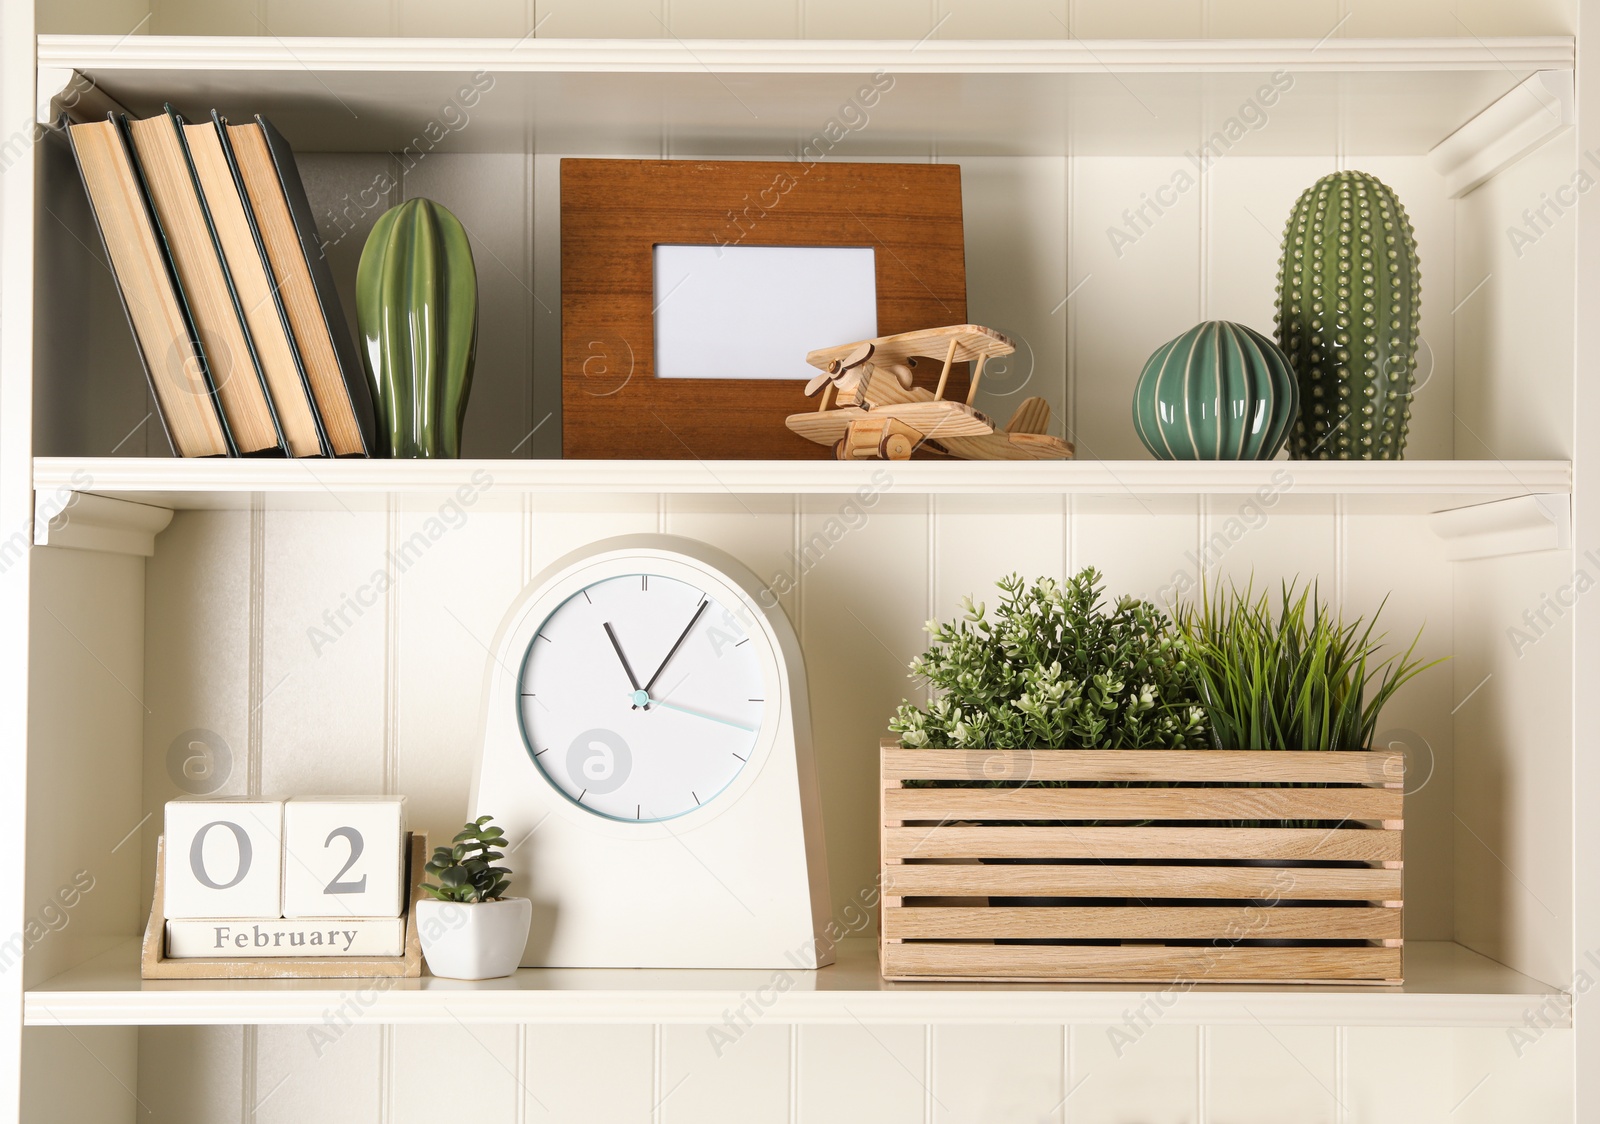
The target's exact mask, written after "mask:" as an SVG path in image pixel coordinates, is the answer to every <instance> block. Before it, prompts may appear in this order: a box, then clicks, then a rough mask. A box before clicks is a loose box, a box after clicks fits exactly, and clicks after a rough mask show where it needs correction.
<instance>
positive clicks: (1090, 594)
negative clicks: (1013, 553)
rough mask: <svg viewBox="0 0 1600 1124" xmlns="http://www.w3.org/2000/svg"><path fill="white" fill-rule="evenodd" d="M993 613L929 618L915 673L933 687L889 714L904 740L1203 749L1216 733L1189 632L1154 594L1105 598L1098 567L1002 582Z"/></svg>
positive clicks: (974, 610)
mask: <svg viewBox="0 0 1600 1124" xmlns="http://www.w3.org/2000/svg"><path fill="white" fill-rule="evenodd" d="M998 584H999V587H1000V590H1001V598H1000V604H999V607H998V608H997V610H996V611H995V612H994V613H993V615H991V614H990V613H989V612H988V610H987V609H986V607H985V606H984V605H982V604H974V603H973V602H972V600H971V598H964V599H963V601H962V609H963V613H962V617H961V618H960V619H959V620H956V621H952V622H947V623H941V622H938V621H929V622H928V624H927V625H926V631H927V632H928V634H929V635H930V636H931V637H932V643H931V644H930V646H929V648H928V650H927V651H926V652H924V653H922V655H920V656H918V657H917V658H916V659H915V660H913V661H912V662H911V674H912V675H913V676H915V677H918V678H920V679H922V680H923V681H925V682H926V683H927V684H928V685H929V686H931V687H932V689H933V698H932V701H931V702H929V704H928V705H927V706H926V707H918V706H915V705H913V704H912V703H910V702H902V703H901V704H900V707H899V709H898V710H897V711H896V713H895V715H894V717H893V718H892V719H891V720H890V722H889V728H890V730H892V731H894V732H896V733H898V734H899V735H900V743H901V744H902V745H905V746H919V747H921V746H926V747H933V748H939V747H953V748H992V749H1022V748H1032V749H1060V748H1072V749H1095V748H1108V749H1155V748H1160V749H1174V748H1203V747H1204V746H1205V745H1206V744H1207V743H1208V738H1209V731H1208V730H1207V728H1206V722H1205V715H1204V712H1203V710H1202V709H1201V706H1200V695H1199V690H1198V684H1197V681H1196V679H1195V674H1194V668H1193V666H1192V661H1191V660H1190V659H1189V658H1188V656H1187V654H1186V648H1185V645H1184V642H1183V638H1182V636H1181V635H1180V634H1179V633H1178V631H1177V630H1176V628H1175V627H1174V626H1173V623H1172V621H1171V620H1169V619H1168V617H1167V616H1166V614H1164V613H1163V612H1161V611H1160V610H1159V609H1157V608H1156V607H1155V606H1154V605H1152V604H1151V603H1149V602H1148V601H1141V600H1138V599H1136V598H1132V597H1123V598H1121V599H1119V600H1117V601H1116V602H1115V603H1114V604H1110V605H1108V604H1107V603H1106V602H1105V600H1104V596H1103V595H1104V586H1103V582H1102V579H1101V576H1100V572H1099V571H1098V570H1095V569H1093V568H1092V567H1091V568H1088V569H1084V570H1082V571H1080V572H1079V573H1077V574H1076V575H1074V576H1073V577H1071V578H1069V579H1067V581H1066V582H1065V583H1062V582H1057V581H1055V580H1054V579H1051V578H1041V579H1039V580H1038V581H1036V582H1034V583H1033V584H1032V585H1031V586H1030V585H1027V584H1025V583H1024V582H1023V580H1022V578H1021V577H1020V576H1017V575H1012V576H1010V577H1007V578H1003V579H1001V581H1000V582H999V583H998Z"/></svg>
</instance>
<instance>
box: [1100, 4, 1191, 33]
mask: <svg viewBox="0 0 1600 1124" xmlns="http://www.w3.org/2000/svg"><path fill="white" fill-rule="evenodd" d="M1205 11H1206V8H1205V2H1204V0H1153V2H1151V3H1145V4H1137V5H1135V4H1119V3H1117V2H1116V0H1072V18H1071V27H1072V35H1073V37H1074V38H1078V39H1138V38H1146V37H1148V38H1156V39H1193V38H1196V37H1198V36H1200V35H1203V34H1205Z"/></svg>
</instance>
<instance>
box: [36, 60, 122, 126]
mask: <svg viewBox="0 0 1600 1124" xmlns="http://www.w3.org/2000/svg"><path fill="white" fill-rule="evenodd" d="M37 91H38V94H37V99H36V104H35V107H34V116H35V119H36V120H37V121H38V123H39V124H41V125H44V126H46V127H47V128H52V127H54V126H55V125H57V124H58V123H59V122H60V121H61V116H62V114H66V116H67V117H68V118H69V119H71V120H72V121H75V122H83V121H104V120H105V116H106V114H107V113H127V112H128V110H127V107H126V106H124V105H123V104H122V103H121V102H119V101H118V100H117V99H116V98H114V97H112V96H111V95H110V94H108V93H106V92H105V91H104V90H102V89H101V88H100V87H98V86H96V85H95V84H94V79H93V78H90V77H89V76H88V75H87V74H84V73H82V72H81V71H77V70H73V69H72V68H71V67H64V66H41V67H40V68H39V82H38V87H37Z"/></svg>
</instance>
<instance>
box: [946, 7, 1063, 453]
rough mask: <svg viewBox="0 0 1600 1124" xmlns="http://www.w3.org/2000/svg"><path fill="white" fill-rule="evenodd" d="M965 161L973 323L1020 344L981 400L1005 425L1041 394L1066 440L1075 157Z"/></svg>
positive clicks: (988, 377) (1000, 362) (986, 384)
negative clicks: (1070, 164)
mask: <svg viewBox="0 0 1600 1124" xmlns="http://www.w3.org/2000/svg"><path fill="white" fill-rule="evenodd" d="M972 14H975V13H972ZM955 22H956V18H955V17H953V18H952V19H951V20H950V23H955ZM945 26H946V27H948V26H949V24H946V25H945ZM991 34H992V33H991ZM960 164H961V197H962V209H963V211H964V212H965V220H966V241H967V262H966V265H967V319H968V320H969V321H970V322H972V323H974V324H982V325H984V326H986V327H989V328H994V329H996V330H998V331H1001V332H1004V333H1005V334H1006V335H1008V336H1010V337H1011V338H1012V339H1013V340H1015V341H1016V343H1017V352H1016V354H1014V355H1011V356H1008V357H1006V358H1004V359H995V360H991V361H990V362H989V363H988V364H987V365H986V366H985V367H984V374H983V379H982V380H981V382H980V383H979V386H978V398H977V401H976V402H975V403H974V404H975V405H976V406H977V407H978V408H979V409H980V410H983V411H984V412H986V413H988V414H989V415H990V416H991V417H993V418H994V419H995V421H996V422H998V423H999V424H1001V425H1004V424H1005V423H1006V422H1007V421H1009V420H1010V418H1011V415H1012V413H1013V412H1015V410H1016V408H1017V407H1018V406H1020V405H1021V404H1022V402H1023V400H1024V399H1026V398H1031V397H1034V396H1035V395H1037V396H1039V397H1042V398H1044V399H1045V401H1047V402H1049V403H1050V412H1051V415H1052V422H1053V424H1052V425H1051V427H1050V432H1052V433H1054V434H1056V435H1057V436H1060V435H1061V434H1063V433H1064V432H1065V425H1066V421H1067V417H1066V403H1067V315H1066V306H1065V304H1064V303H1063V302H1064V301H1065V298H1066V296H1067V291H1068V288H1069V286H1068V284H1067V230H1066V227H1067V197H1066V171H1067V162H1066V161H1065V160H1064V159H1061V158H1051V157H1040V158H1035V159H1014V158H983V157H966V158H963V159H962V160H961V161H960ZM1024 219H1025V221H1019V220H1024Z"/></svg>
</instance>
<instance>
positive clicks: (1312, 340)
mask: <svg viewBox="0 0 1600 1124" xmlns="http://www.w3.org/2000/svg"><path fill="white" fill-rule="evenodd" d="M1420 312H1421V270H1420V267H1419V266H1418V264H1417V241H1416V236H1415V234H1414V233H1413V231H1412V229H1411V220H1410V219H1409V218H1408V217H1407V216H1406V210H1405V208H1404V207H1402V206H1401V205H1400V200H1399V199H1398V198H1397V197H1396V196H1395V193H1394V192H1393V191H1392V190H1391V189H1390V188H1389V187H1387V186H1386V185H1385V184H1384V183H1382V182H1381V181H1380V180H1379V179H1378V178H1377V177H1376V176H1371V175H1368V174H1367V173H1366V172H1335V173H1333V174H1332V175H1327V176H1323V177H1322V178H1321V179H1320V180H1318V181H1317V182H1316V183H1314V184H1312V185H1311V187H1310V188H1308V189H1307V190H1306V192H1305V193H1304V194H1303V195H1301V196H1300V198H1299V199H1298V200H1297V201H1296V202H1295V205H1294V210H1293V211H1291V212H1290V214H1289V224H1288V226H1287V227H1285V228H1284V232H1283V259H1282V261H1281V262H1280V263H1279V268H1278V343H1279V345H1280V346H1282V348H1283V350H1284V351H1285V352H1286V353H1287V354H1288V356H1289V362H1290V363H1291V364H1292V365H1293V366H1294V370H1295V375H1296V377H1297V378H1298V379H1299V382H1300V418H1299V420H1298V421H1297V422H1296V423H1295V425H1294V428H1293V430H1292V431H1291V432H1290V435H1289V451H1290V454H1291V455H1292V456H1294V457H1297V458H1300V459H1313V458H1314V459H1318V460H1329V459H1333V460H1399V459H1400V457H1401V455H1402V454H1403V453H1404V452H1405V445H1406V426H1407V424H1408V423H1409V422H1410V420H1411V396H1412V391H1413V389H1414V384H1415V379H1416V370H1417V341H1418V338H1419V336H1418V332H1417V322H1418V317H1419V315H1420Z"/></svg>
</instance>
